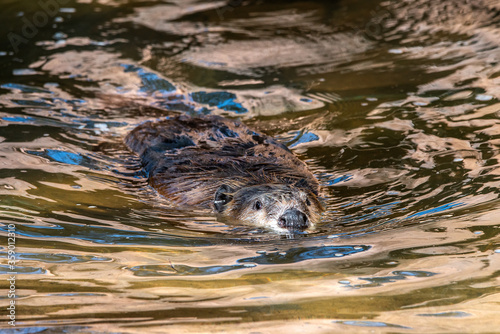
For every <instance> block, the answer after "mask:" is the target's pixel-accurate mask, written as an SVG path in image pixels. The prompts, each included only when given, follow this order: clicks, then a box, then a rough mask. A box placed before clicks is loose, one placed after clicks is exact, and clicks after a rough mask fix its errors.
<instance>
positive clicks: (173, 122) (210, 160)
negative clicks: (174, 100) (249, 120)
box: [125, 116, 321, 221]
mask: <svg viewBox="0 0 500 334" xmlns="http://www.w3.org/2000/svg"><path fill="white" fill-rule="evenodd" d="M125 143H126V145H127V146H128V147H129V148H130V149H131V150H133V151H134V152H136V153H137V154H138V155H139V156H140V157H141V160H142V162H143V165H144V167H145V169H146V171H147V172H148V174H149V182H150V184H151V186H153V188H155V189H156V190H157V191H158V192H159V193H160V194H162V195H163V196H165V197H167V198H169V199H170V200H172V201H174V202H175V203H177V204H179V205H183V206H195V207H204V208H211V209H214V194H215V193H216V192H217V190H218V189H220V187H221V186H224V185H225V186H227V187H228V188H230V189H231V192H232V193H236V192H238V191H240V190H241V189H246V188H248V189H253V191H254V192H256V191H260V192H262V189H260V188H259V187H256V186H259V185H268V186H270V187H271V188H269V189H270V190H271V189H272V191H275V192H277V194H278V195H275V196H278V197H280V196H281V197H282V198H286V196H288V195H286V193H292V194H293V193H294V192H297V191H300V192H301V194H302V193H304V194H306V195H300V196H306V197H307V198H309V201H308V202H312V205H313V208H311V210H309V211H311V212H310V214H309V212H308V213H307V214H308V217H309V219H311V220H315V221H317V219H318V217H319V211H321V205H320V204H319V202H318V199H317V196H318V190H319V184H318V181H317V180H316V178H315V177H314V176H313V174H312V173H311V172H310V171H309V170H308V169H307V166H306V165H305V163H304V162H302V161H301V160H299V159H298V158H297V157H296V156H295V155H294V154H293V153H292V152H290V150H288V148H287V147H286V146H284V145H283V144H280V143H278V142H276V141H275V140H274V139H272V138H271V137H269V136H266V135H263V134H259V133H256V132H254V131H252V130H251V129H249V128H248V127H247V126H245V125H244V124H242V123H240V122H237V121H233V120H229V119H225V118H222V117H218V116H202V117H196V118H192V117H188V116H178V117H174V118H171V119H167V120H163V121H156V122H146V123H144V124H141V125H139V126H138V127H136V128H135V129H134V130H132V131H131V132H130V133H129V134H128V135H127V136H126V138H125ZM252 187H253V188H252ZM280 193H281V195H279V194H280ZM240 194H241V192H240ZM276 203H278V202H276ZM245 204H246V205H247V206H248V205H250V204H248V203H244V204H240V206H241V205H243V206H245ZM235 205H236V204H235V201H231V202H230V203H228V205H227V208H226V209H227V210H224V211H225V213H226V215H229V216H232V218H235V219H244V218H245V217H240V216H238V213H237V212H240V214H241V212H242V210H241V209H242V208H241V207H238V208H236V206H235ZM230 218H231V217H230Z"/></svg>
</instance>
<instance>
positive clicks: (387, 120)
mask: <svg viewBox="0 0 500 334" xmlns="http://www.w3.org/2000/svg"><path fill="white" fill-rule="evenodd" d="M58 1H59V2H57V1H55V0H54V1H53V2H50V1H48V2H43V1H42V2H41V3H39V2H36V1H27V0H23V1H14V0H8V1H2V2H1V4H0V8H1V11H0V18H1V20H2V28H0V31H2V34H1V36H2V38H1V39H0V139H1V141H0V217H1V218H0V221H1V223H2V224H1V230H2V232H1V235H0V239H1V240H2V241H1V244H0V246H1V247H2V248H1V254H0V257H1V261H2V262H1V264H0V270H1V273H2V274H3V275H2V276H1V277H2V280H1V281H0V282H1V283H0V286H1V287H2V290H1V291H4V292H2V295H0V306H1V308H0V309H1V310H2V311H1V312H0V313H1V314H2V322H1V323H0V326H1V327H0V328H3V330H5V331H8V332H10V331H13V330H14V328H13V327H12V326H11V325H9V323H8V321H9V319H8V317H7V315H8V314H9V312H10V311H8V310H7V306H8V305H9V303H10V302H11V301H12V300H14V299H12V298H9V297H8V290H9V288H10V285H9V282H8V281H7V278H10V277H11V276H12V274H10V272H12V271H14V272H15V273H16V274H15V275H14V276H15V294H16V297H17V298H16V299H15V302H16V304H15V305H16V308H15V316H16V318H15V320H16V322H15V324H16V327H15V329H16V330H17V331H18V332H20V333H58V332H63V331H64V332H67V333H80V332H91V333H101V332H104V333H145V332H158V333H209V332H220V331H226V332H234V333H275V332H284V331H286V332H287V333H304V332H306V333H332V332H339V333H340V332H342V333H343V332H359V333H365V332H366V333H368V332H370V333H373V332H375V333H379V332H381V333H424V332H425V333H458V332H474V333H494V332H500V320H499V319H500V317H499V314H500V291H499V290H500V289H499V285H500V275H499V273H500V237H499V233H500V218H499V215H500V201H499V193H500V191H499V189H498V188H499V185H500V162H499V158H500V120H499V115H500V101H499V98H500V3H499V2H498V0H483V1H480V0H478V1H469V3H468V4H467V3H465V2H466V1H459V0H447V1H443V2H438V1H431V0H417V1H415V0H408V1H343V0H340V1H307V2H305V1H304V2H300V1H273V2H264V1H230V2H225V1H216V2H210V1H194V0H188V1H180V0H175V1H169V2H161V1H118V0H100V1H95V2H93V3H91V1H86V0H80V1H77V2H74V1H66V0H64V1H63V0H58ZM49 2H50V3H51V4H52V5H51V6H52V7H50V6H48V7H47V5H45V6H43V4H46V3H49ZM63 2H64V4H62V3H63ZM43 7H45V9H43ZM35 23H36V25H35ZM30 29H31V30H30ZM178 112H181V113H186V114H200V113H212V114H220V115H225V116H227V117H233V118H239V119H241V120H242V121H243V122H245V123H246V124H247V125H249V126H251V127H253V128H255V129H256V130H258V131H261V132H264V133H267V134H270V135H273V136H275V137H276V138H278V139H279V140H281V141H283V142H284V143H285V144H286V145H288V146H289V147H290V148H291V149H292V150H293V151H294V152H295V153H296V154H297V155H299V156H300V157H301V158H302V159H303V160H304V161H306V162H307V163H308V165H309V166H310V167H311V169H312V170H313V171H314V173H315V175H316V176H317V177H318V178H319V179H320V181H321V184H322V189H323V195H324V196H323V197H324V198H323V200H324V203H325V206H326V207H327V211H326V213H325V215H324V217H323V220H322V222H321V224H320V226H319V227H318V228H317V230H315V231H312V232H310V233H306V234H301V235H296V236H293V237H292V236H283V235H277V234H275V233H273V232H270V231H266V230H262V229H255V228H252V227H250V226H234V225H225V224H224V223H221V222H217V220H216V219H215V217H214V216H213V215H211V214H210V213H207V212H192V211H189V212H186V211H183V210H179V209H178V208H175V207H174V206H172V205H171V204H170V203H168V202H167V201H166V200H165V199H163V198H161V197H159V196H157V195H156V194H155V192H154V191H153V190H151V189H150V188H149V187H148V185H147V180H146V178H145V175H144V173H143V172H142V171H141V168H140V165H139V162H138V159H137V158H136V157H134V156H133V155H132V154H131V153H129V152H128V151H127V150H126V149H125V148H124V147H123V145H121V139H122V138H123V136H124V134H125V133H127V131H129V130H130V129H132V128H133V127H134V126H135V125H136V124H138V123H140V122H142V121H144V120H147V119H155V118H161V117H164V116H167V115H173V114H176V113H178ZM9 226H10V229H9ZM9 230H10V231H11V232H12V233H14V234H15V237H16V238H15V244H14V246H15V257H16V260H17V263H16V266H15V267H13V268H9V265H8V262H7V258H8V257H7V256H8V245H9V244H12V242H10V243H9V241H8V238H7V237H8V234H7V233H8V232H9ZM11 248H12V247H11Z"/></svg>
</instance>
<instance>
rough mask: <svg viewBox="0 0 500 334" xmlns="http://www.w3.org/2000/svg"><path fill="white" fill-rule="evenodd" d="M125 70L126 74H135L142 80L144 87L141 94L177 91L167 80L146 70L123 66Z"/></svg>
mask: <svg viewBox="0 0 500 334" xmlns="http://www.w3.org/2000/svg"><path fill="white" fill-rule="evenodd" d="M121 66H122V67H123V68H124V69H125V73H126V72H135V73H137V75H138V76H139V78H141V82H142V85H143V86H142V87H141V88H140V91H141V92H149V93H153V92H155V93H158V92H159V93H168V92H173V91H175V90H176V88H175V86H174V85H172V84H171V83H170V82H168V81H167V80H165V79H163V78H160V76H159V75H157V74H155V73H152V72H147V71H145V70H144V69H142V68H140V67H138V66H134V65H127V64H122V65H121Z"/></svg>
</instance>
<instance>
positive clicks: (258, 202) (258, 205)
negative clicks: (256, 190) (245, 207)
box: [253, 201, 262, 210]
mask: <svg viewBox="0 0 500 334" xmlns="http://www.w3.org/2000/svg"><path fill="white" fill-rule="evenodd" d="M253 208H254V209H255V210H260V209H262V203H261V202H260V201H255V203H254V205H253Z"/></svg>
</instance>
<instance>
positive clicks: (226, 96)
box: [190, 91, 247, 114]
mask: <svg viewBox="0 0 500 334" xmlns="http://www.w3.org/2000/svg"><path fill="white" fill-rule="evenodd" d="M190 95H191V98H192V99H193V101H195V102H198V103H202V104H208V105H209V106H210V107H217V108H219V109H222V110H226V111H233V112H235V113H237V114H242V113H246V112H247V109H245V108H244V107H243V106H242V105H241V103H238V102H236V101H235V100H236V98H237V97H236V95H235V94H233V93H229V92H224V91H221V92H203V91H201V92H194V93H191V94H190Z"/></svg>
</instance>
